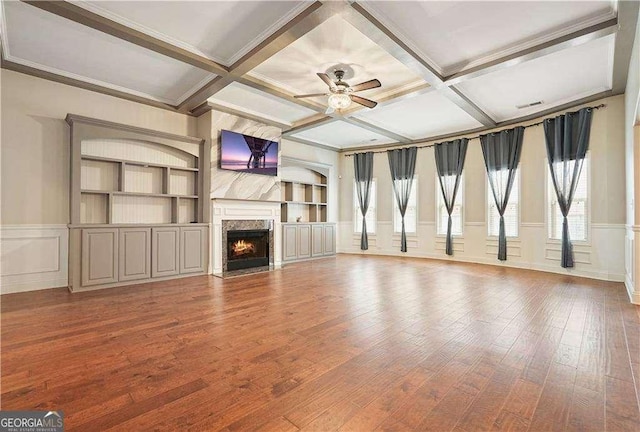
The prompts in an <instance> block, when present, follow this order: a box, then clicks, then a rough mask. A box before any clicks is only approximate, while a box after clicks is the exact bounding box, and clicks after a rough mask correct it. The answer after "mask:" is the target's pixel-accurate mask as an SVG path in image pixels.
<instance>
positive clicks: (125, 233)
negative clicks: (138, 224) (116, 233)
mask: <svg viewBox="0 0 640 432" xmlns="http://www.w3.org/2000/svg"><path fill="white" fill-rule="evenodd" d="M119 246H120V248H119V250H120V253H119V261H118V267H119V270H120V278H119V279H120V280H121V281H129V280H137V279H148V278H150V277H151V228H120V239H119Z"/></svg>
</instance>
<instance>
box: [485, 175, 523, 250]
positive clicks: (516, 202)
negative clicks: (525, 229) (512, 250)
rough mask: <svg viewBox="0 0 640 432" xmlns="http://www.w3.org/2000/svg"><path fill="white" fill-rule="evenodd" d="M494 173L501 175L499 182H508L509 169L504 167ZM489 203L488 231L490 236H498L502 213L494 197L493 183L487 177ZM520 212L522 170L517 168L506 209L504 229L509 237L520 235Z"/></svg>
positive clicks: (504, 183) (500, 183)
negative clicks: (499, 211)
mask: <svg viewBox="0 0 640 432" xmlns="http://www.w3.org/2000/svg"><path fill="white" fill-rule="evenodd" d="M492 175H496V176H499V178H498V179H497V180H498V184H499V185H505V186H506V184H507V178H508V177H509V170H507V169H504V170H500V171H496V172H495V173H493V174H492ZM487 204H488V216H489V217H488V219H487V220H488V221H489V223H488V224H487V225H488V227H487V228H488V231H489V236H495V237H498V236H499V235H500V213H498V207H497V206H496V200H495V199H493V191H492V190H491V184H489V179H488V178H487ZM519 212H520V170H519V169H518V170H516V174H515V178H514V179H513V186H512V187H511V194H510V195H509V203H508V204H507V209H506V210H505V211H504V231H505V234H506V235H507V237H518V225H519V223H518V220H519Z"/></svg>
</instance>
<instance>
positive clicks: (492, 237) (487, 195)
mask: <svg viewBox="0 0 640 432" xmlns="http://www.w3.org/2000/svg"><path fill="white" fill-rule="evenodd" d="M516 171H517V176H518V197H519V199H518V235H517V236H515V237H513V236H512V237H510V236H507V241H519V240H520V233H521V232H522V164H519V165H518V168H517V169H516ZM485 177H486V178H485V182H484V195H485V204H486V205H485V207H486V214H487V222H486V234H487V240H497V239H499V237H500V236H499V235H491V234H489V219H490V216H491V214H490V213H491V211H490V206H491V204H490V200H493V192H491V187H490V186H489V174H487V173H486V172H485ZM494 204H495V202H494Z"/></svg>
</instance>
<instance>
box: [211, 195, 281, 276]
mask: <svg viewBox="0 0 640 432" xmlns="http://www.w3.org/2000/svg"><path fill="white" fill-rule="evenodd" d="M211 216H212V224H211V225H212V229H211V243H210V244H211V254H210V256H211V273H212V274H213V275H215V276H221V277H225V276H235V275H239V274H246V273H253V272H256V271H266V270H272V269H274V268H279V267H281V265H282V260H281V256H282V253H281V247H280V245H281V243H282V242H281V240H280V202H273V201H248V200H230V199H221V198H217V199H213V200H211ZM252 229H268V230H269V267H257V268H254V269H246V270H234V271H232V272H228V271H227V269H226V266H227V231H228V230H252Z"/></svg>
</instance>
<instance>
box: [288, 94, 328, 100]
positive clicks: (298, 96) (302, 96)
mask: <svg viewBox="0 0 640 432" xmlns="http://www.w3.org/2000/svg"><path fill="white" fill-rule="evenodd" d="M327 95H329V93H311V94H304V95H297V96H294V98H296V99H300V98H309V97H318V96H327Z"/></svg>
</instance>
